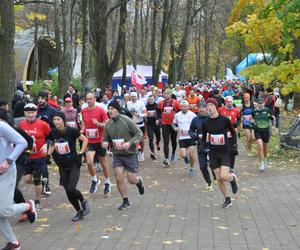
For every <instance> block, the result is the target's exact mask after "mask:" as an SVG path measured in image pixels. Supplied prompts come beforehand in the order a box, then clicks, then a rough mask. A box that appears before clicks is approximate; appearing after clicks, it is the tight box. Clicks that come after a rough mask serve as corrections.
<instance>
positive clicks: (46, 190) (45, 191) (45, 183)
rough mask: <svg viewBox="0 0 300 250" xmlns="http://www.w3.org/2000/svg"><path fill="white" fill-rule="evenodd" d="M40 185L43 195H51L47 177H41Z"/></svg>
mask: <svg viewBox="0 0 300 250" xmlns="http://www.w3.org/2000/svg"><path fill="white" fill-rule="evenodd" d="M42 186H43V194H44V195H51V190H50V187H49V183H48V179H47V178H43V180H42Z"/></svg>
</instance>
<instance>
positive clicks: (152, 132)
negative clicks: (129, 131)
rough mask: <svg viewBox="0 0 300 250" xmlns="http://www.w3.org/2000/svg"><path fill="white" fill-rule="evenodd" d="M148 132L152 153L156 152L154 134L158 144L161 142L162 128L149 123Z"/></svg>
mask: <svg viewBox="0 0 300 250" xmlns="http://www.w3.org/2000/svg"><path fill="white" fill-rule="evenodd" d="M147 134H148V138H149V147H150V150H151V152H152V153H154V143H153V140H154V135H155V137H156V145H157V144H159V142H160V128H159V126H156V125H154V126H153V125H149V124H148V125H147Z"/></svg>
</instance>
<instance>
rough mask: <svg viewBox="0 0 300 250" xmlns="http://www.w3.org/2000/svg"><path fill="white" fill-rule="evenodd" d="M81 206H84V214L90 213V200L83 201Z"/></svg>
mask: <svg viewBox="0 0 300 250" xmlns="http://www.w3.org/2000/svg"><path fill="white" fill-rule="evenodd" d="M81 207H82V215H83V216H86V215H88V214H89V213H90V206H89V202H88V201H87V200H84V201H83V202H82V203H81Z"/></svg>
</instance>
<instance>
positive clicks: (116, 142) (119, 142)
mask: <svg viewBox="0 0 300 250" xmlns="http://www.w3.org/2000/svg"><path fill="white" fill-rule="evenodd" d="M112 142H113V145H114V147H115V148H116V149H118V148H120V147H121V146H122V145H123V144H124V139H113V140H112Z"/></svg>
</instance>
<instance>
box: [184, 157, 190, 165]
mask: <svg viewBox="0 0 300 250" xmlns="http://www.w3.org/2000/svg"><path fill="white" fill-rule="evenodd" d="M184 163H185V164H189V163H190V160H189V157H187V156H186V157H184Z"/></svg>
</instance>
